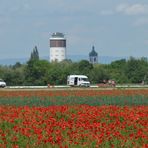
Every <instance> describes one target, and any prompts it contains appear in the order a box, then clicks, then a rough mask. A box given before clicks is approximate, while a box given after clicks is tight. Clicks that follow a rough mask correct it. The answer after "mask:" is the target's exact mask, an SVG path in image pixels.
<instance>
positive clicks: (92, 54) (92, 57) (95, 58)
mask: <svg viewBox="0 0 148 148" xmlns="http://www.w3.org/2000/svg"><path fill="white" fill-rule="evenodd" d="M89 62H90V63H92V64H96V63H98V53H97V52H96V51H95V47H94V46H92V51H91V52H90V53H89Z"/></svg>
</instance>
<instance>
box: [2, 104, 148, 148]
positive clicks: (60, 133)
mask: <svg viewBox="0 0 148 148" xmlns="http://www.w3.org/2000/svg"><path fill="white" fill-rule="evenodd" d="M147 115H148V107H146V106H139V107H138V106H137V107H127V106H125V107H117V106H101V107H94V106H87V105H81V106H79V105H78V106H66V105H65V106H52V107H27V106H25V107H12V106H0V147H5V146H8V147H9V146H10V147H13V146H14V147H17V146H18V147H21V146H24V147H27V146H28V147H32V146H34V147H35V146H61V147H69V146H74V145H81V146H84V147H85V146H87V147H97V146H98V147H99V146H102V147H104V146H107V145H110V146H113V145H115V146H121V147H122V146H123V147H124V146H125V147H130V146H132V145H134V146H135V147H142V146H143V147H146V146H148V144H147V140H148V117H147Z"/></svg>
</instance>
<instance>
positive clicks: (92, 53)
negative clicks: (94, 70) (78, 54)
mask: <svg viewBox="0 0 148 148" xmlns="http://www.w3.org/2000/svg"><path fill="white" fill-rule="evenodd" d="M89 56H92V57H94V56H98V53H97V52H96V51H95V47H94V46H93V47H92V51H91V52H90V53H89Z"/></svg>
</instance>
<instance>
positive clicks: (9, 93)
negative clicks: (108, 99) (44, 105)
mask: <svg viewBox="0 0 148 148" xmlns="http://www.w3.org/2000/svg"><path fill="white" fill-rule="evenodd" d="M121 95H122V96H133V95H145V96H148V89H125V90H119V89H111V90H107V89H104V90H98V89H93V88H92V89H82V90H75V89H68V90H56V89H55V90H54V89H51V90H50V89H44V90H19V91H16V90H4V91H1V92H0V97H30V96H39V97H45V96H50V97H54V96H90V97H91V96H121Z"/></svg>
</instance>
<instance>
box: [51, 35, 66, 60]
mask: <svg viewBox="0 0 148 148" xmlns="http://www.w3.org/2000/svg"><path fill="white" fill-rule="evenodd" d="M65 59H66V38H65V37H64V34H63V33H60V32H55V33H53V34H52V36H51V38H50V62H53V61H57V62H61V61H63V60H65Z"/></svg>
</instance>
